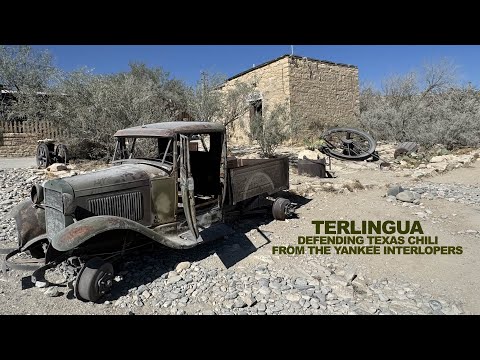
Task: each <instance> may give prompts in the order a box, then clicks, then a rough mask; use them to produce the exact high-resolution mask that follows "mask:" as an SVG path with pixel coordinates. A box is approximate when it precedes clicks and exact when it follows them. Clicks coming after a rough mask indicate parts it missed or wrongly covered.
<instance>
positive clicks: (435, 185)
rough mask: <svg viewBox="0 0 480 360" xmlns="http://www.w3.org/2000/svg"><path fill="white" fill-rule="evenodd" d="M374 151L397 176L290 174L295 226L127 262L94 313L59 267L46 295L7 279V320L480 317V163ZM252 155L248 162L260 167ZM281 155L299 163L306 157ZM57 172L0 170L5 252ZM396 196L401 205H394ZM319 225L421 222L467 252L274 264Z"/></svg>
mask: <svg viewBox="0 0 480 360" xmlns="http://www.w3.org/2000/svg"><path fill="white" fill-rule="evenodd" d="M382 146H383V148H382ZM379 149H380V151H379V152H380V154H381V157H382V159H386V160H387V161H389V162H391V164H390V166H388V167H380V166H379V163H378V162H377V163H369V162H359V163H348V162H343V161H340V160H333V161H332V169H331V170H332V172H333V173H334V175H335V176H336V177H335V178H331V179H316V178H311V177H307V176H299V175H298V174H297V173H296V170H295V167H294V166H292V169H291V174H290V181H291V187H292V196H293V198H294V199H297V200H299V201H300V202H301V204H300V205H301V206H300V207H299V208H298V210H297V214H298V217H297V218H294V219H290V220H287V221H286V222H280V221H275V220H272V219H271V218H270V217H269V216H257V217H252V218H245V219H241V220H237V221H235V222H233V223H231V224H230V225H231V226H232V228H233V229H234V230H236V232H235V234H233V235H231V236H229V237H228V238H227V239H225V240H224V241H219V242H216V243H211V244H207V245H204V246H200V247H198V248H195V249H191V250H185V251H175V250H171V249H166V248H162V247H160V246H158V247H154V248H149V249H147V250H144V251H142V252H138V253H134V254H131V255H129V256H127V257H126V258H124V259H123V260H122V261H121V262H119V263H118V264H116V269H115V272H116V277H115V286H114V289H113V290H112V293H111V294H109V295H108V296H106V297H104V298H103V299H102V300H101V301H100V302H99V303H97V304H93V303H83V302H80V301H78V300H76V299H73V296H72V291H71V290H70V289H69V287H68V286H67V283H66V280H68V274H66V273H65V272H64V271H63V270H64V269H65V268H64V267H62V266H60V267H59V269H57V270H54V271H51V272H49V273H48V274H47V278H48V279H49V280H50V281H51V282H52V283H55V284H56V285H55V284H53V285H51V286H49V287H47V288H36V287H32V286H31V284H29V282H28V278H25V279H23V280H22V278H24V277H26V276H28V275H29V273H27V272H22V271H19V270H13V271H9V272H8V273H7V274H0V314H132V313H135V314H259V315H263V314H365V315H366V314H377V315H379V314H380V315H382V314H447V315H451V314H470V313H475V314H478V313H480V303H479V300H478V298H479V297H478V288H479V285H480V279H479V276H478V275H477V274H478V273H479V271H478V270H480V268H479V267H480V265H479V262H478V258H479V257H478V255H480V246H478V245H477V243H478V238H480V228H479V224H480V216H479V214H480V192H479V180H478V178H479V176H478V175H480V166H479V165H480V162H478V161H476V160H477V158H478V154H479V152H478V151H477V152H475V151H470V152H468V153H466V154H449V155H436V156H441V157H442V158H441V160H439V159H438V158H437V159H435V158H434V157H430V158H422V159H418V158H415V157H410V158H406V159H400V160H398V161H397V162H394V161H393V156H392V154H393V149H394V148H393V147H392V146H389V145H380V147H379ZM255 150H256V149H255V148H251V149H246V150H245V149H243V150H242V151H243V152H244V153H243V154H241V155H242V156H250V157H253V156H255V154H254V152H255ZM279 150H280V152H283V153H285V154H287V153H288V154H290V155H291V157H292V163H294V161H295V158H296V154H295V152H297V153H298V152H300V151H301V150H302V149H293V150H292V149H287V148H281V149H279ZM292 153H293V154H292ZM252 154H253V155H252ZM239 155H240V154H239ZM432 159H433V160H434V161H433V162H432V161H431V160H432ZM402 161H403V163H402ZM83 171H85V170H84V169H82V168H81V169H80V170H79V168H78V167H77V169H72V170H69V169H67V170H61V169H60V173H59V174H60V176H71V175H72V173H73V174H79V173H82V172H83ZM420 172H421V173H422V174H423V175H421V176H419V173H420ZM55 173H56V174H52V172H45V171H40V170H36V169H34V168H26V169H3V170H0V249H2V248H11V247H14V246H15V243H16V234H15V226H14V221H13V220H10V219H8V218H7V217H8V216H7V215H8V212H9V210H10V209H11V208H12V206H14V204H16V203H18V202H19V201H20V200H21V199H22V198H23V197H25V196H28V193H29V189H30V186H31V185H32V184H33V183H34V182H37V181H42V180H43V179H46V178H48V177H52V176H57V175H58V172H55ZM455 174H458V175H455ZM395 185H401V186H402V187H403V189H404V190H405V191H402V192H401V193H404V195H400V194H391V195H390V196H388V195H387V190H388V189H391V188H392V187H393V186H395ZM409 192H410V193H409ZM318 219H330V220H342V219H344V220H362V219H363V220H366V219H381V220H386V219H395V220H397V219H399V220H403V219H417V220H418V219H420V220H421V221H422V226H423V227H424V229H425V231H426V232H427V233H430V234H434V235H436V234H438V235H439V237H440V238H441V240H442V242H443V243H445V244H450V243H455V244H461V245H463V246H464V248H465V251H464V254H463V255H459V256H455V257H452V256H415V255H412V256H400V255H392V256H367V255H308V254H305V255H275V254H273V253H272V246H274V245H294V244H295V242H296V238H297V236H298V235H303V234H312V233H313V228H312V224H311V221H312V220H318ZM0 256H1V255H0ZM62 269H63V270H62Z"/></svg>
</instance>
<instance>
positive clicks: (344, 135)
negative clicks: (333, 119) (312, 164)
mask: <svg viewBox="0 0 480 360" xmlns="http://www.w3.org/2000/svg"><path fill="white" fill-rule="evenodd" d="M322 139H323V141H324V142H325V145H323V146H322V147H321V148H320V151H321V152H323V153H324V154H326V155H329V156H331V157H334V158H337V159H342V160H365V159H368V158H369V157H370V156H372V154H373V152H374V151H375V147H376V145H377V144H376V142H375V140H374V139H373V138H372V137H371V136H370V135H369V134H367V133H365V132H363V131H359V130H356V129H349V128H334V129H330V130H328V131H327V132H325V133H324V134H323V135H322Z"/></svg>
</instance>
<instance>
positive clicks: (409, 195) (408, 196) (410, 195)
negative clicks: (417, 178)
mask: <svg viewBox="0 0 480 360" xmlns="http://www.w3.org/2000/svg"><path fill="white" fill-rule="evenodd" d="M396 198H397V200H400V201H404V202H410V203H411V202H413V201H414V200H415V199H419V198H420V194H418V193H416V192H414V191H410V190H405V191H402V192H401V193H398V194H397V196H396Z"/></svg>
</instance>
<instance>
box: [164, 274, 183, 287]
mask: <svg viewBox="0 0 480 360" xmlns="http://www.w3.org/2000/svg"><path fill="white" fill-rule="evenodd" d="M180 280H182V277H181V276H180V275H175V276H172V277H169V278H168V279H167V285H170V284H175V283H176V282H177V281H180Z"/></svg>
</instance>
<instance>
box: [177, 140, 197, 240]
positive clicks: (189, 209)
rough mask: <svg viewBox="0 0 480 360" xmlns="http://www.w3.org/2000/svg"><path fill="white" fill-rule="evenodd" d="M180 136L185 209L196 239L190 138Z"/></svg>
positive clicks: (189, 225) (181, 184)
mask: <svg viewBox="0 0 480 360" xmlns="http://www.w3.org/2000/svg"><path fill="white" fill-rule="evenodd" d="M179 138H180V189H181V192H182V199H183V200H182V201H183V211H184V213H185V218H186V220H187V224H188V227H189V229H190V231H191V232H192V234H193V235H194V236H195V239H198V226H197V217H196V212H195V198H194V189H195V184H194V181H193V177H192V173H191V170H190V149H189V142H190V139H189V137H188V136H186V135H182V134H179Z"/></svg>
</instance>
